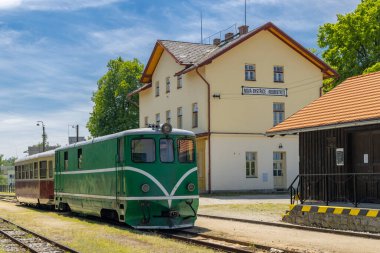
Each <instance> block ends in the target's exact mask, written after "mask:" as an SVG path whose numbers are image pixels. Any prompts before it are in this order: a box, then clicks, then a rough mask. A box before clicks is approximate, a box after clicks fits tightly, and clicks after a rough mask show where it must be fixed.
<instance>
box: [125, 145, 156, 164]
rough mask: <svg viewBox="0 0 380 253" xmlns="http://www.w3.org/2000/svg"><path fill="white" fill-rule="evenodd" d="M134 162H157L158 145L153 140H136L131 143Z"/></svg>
mask: <svg viewBox="0 0 380 253" xmlns="http://www.w3.org/2000/svg"><path fill="white" fill-rule="evenodd" d="M131 150H132V161H133V162H135V163H151V162H154V161H155V160H156V145H155V142H154V140H153V139H134V140H132V142H131Z"/></svg>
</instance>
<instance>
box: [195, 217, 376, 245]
mask: <svg viewBox="0 0 380 253" xmlns="http://www.w3.org/2000/svg"><path fill="white" fill-rule="evenodd" d="M197 216H198V217H203V218H209V219H217V220H227V221H236V222H242V223H249V224H257V225H265V226H274V227H281V228H290V229H299V230H305V231H312V232H320V233H329V234H336V235H345V236H354V237H362V238H370V239H377V240H380V235H379V234H370V233H359V232H353V231H343V230H334V229H328V228H317V227H308V226H301V225H293V224H287V223H277V222H268V221H258V220H246V219H239V218H231V217H222V216H214V215H205V214H197Z"/></svg>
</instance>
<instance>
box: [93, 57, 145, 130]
mask: <svg viewBox="0 0 380 253" xmlns="http://www.w3.org/2000/svg"><path fill="white" fill-rule="evenodd" d="M107 67H108V71H107V73H106V74H105V75H104V76H103V77H102V78H100V79H99V81H98V90H97V91H96V92H94V94H93V96H92V101H93V102H94V103H95V105H94V107H93V111H92V113H90V119H89V121H88V123H87V127H88V129H89V131H90V133H91V135H92V136H94V137H96V136H102V135H106V134H112V133H116V132H120V131H123V130H126V129H132V128H137V127H138V125H139V108H138V96H133V97H128V96H127V95H128V94H129V93H130V92H132V91H134V90H136V89H138V88H139V87H140V86H141V85H140V82H139V80H140V77H141V73H142V71H143V68H144V66H143V65H142V64H141V63H140V62H139V61H138V60H137V59H133V60H132V61H123V59H122V58H121V57H119V58H117V59H115V60H110V61H109V62H108V64H107Z"/></svg>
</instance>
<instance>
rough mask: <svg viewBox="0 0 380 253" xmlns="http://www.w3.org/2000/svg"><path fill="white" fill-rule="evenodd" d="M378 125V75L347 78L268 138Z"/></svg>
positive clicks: (379, 94) (272, 129) (279, 126)
mask: <svg viewBox="0 0 380 253" xmlns="http://www.w3.org/2000/svg"><path fill="white" fill-rule="evenodd" d="M374 121H378V123H380V71H378V72H375V73H371V74H367V75H360V76H355V77H351V78H348V79H347V80H345V81H344V82H343V83H341V84H340V85H338V86H337V87H335V88H334V89H333V90H331V91H330V92H328V93H327V94H325V95H323V96H322V97H320V98H318V99H317V100H315V101H314V102H312V103H311V104H309V105H307V106H306V107H304V108H303V109H301V110H300V111H298V112H296V113H295V114H293V115H292V116H290V117H289V118H288V119H286V120H285V121H284V122H282V123H281V124H278V125H277V126H275V127H273V128H271V129H269V130H268V131H267V134H285V133H296V132H304V131H311V130H312V129H315V128H329V126H330V127H339V125H340V127H342V125H345V124H348V123H357V124H373V123H374Z"/></svg>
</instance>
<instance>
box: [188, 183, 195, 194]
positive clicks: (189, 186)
mask: <svg viewBox="0 0 380 253" xmlns="http://www.w3.org/2000/svg"><path fill="white" fill-rule="evenodd" d="M187 189H188V190H189V191H190V192H192V191H194V190H195V185H194V184H193V183H189V184H188V185H187Z"/></svg>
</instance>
